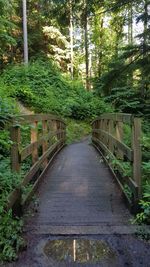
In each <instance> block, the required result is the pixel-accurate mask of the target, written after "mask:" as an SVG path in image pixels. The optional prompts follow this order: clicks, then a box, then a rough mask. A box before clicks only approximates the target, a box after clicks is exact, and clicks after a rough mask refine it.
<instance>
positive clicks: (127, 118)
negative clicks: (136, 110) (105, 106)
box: [92, 113, 133, 125]
mask: <svg viewBox="0 0 150 267" xmlns="http://www.w3.org/2000/svg"><path fill="white" fill-rule="evenodd" d="M103 119H106V120H113V121H120V122H123V123H127V124H130V125H131V124H132V122H133V115H132V114H126V113H106V114H105V113H104V114H102V115H101V116H100V117H98V118H96V119H95V120H94V121H93V122H92V124H93V123H94V122H95V121H97V120H103Z"/></svg>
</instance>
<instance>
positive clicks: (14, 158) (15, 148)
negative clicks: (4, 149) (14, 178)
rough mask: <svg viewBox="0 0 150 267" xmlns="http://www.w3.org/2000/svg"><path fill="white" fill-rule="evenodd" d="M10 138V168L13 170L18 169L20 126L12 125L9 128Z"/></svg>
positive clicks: (17, 170)
mask: <svg viewBox="0 0 150 267" xmlns="http://www.w3.org/2000/svg"><path fill="white" fill-rule="evenodd" d="M10 136H11V140H12V142H13V144H12V146H11V169H12V171H13V172H19V171H20V159H19V145H20V127H19V126H14V127H11V130H10Z"/></svg>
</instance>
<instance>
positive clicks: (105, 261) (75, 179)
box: [7, 141, 150, 267]
mask: <svg viewBox="0 0 150 267" xmlns="http://www.w3.org/2000/svg"><path fill="white" fill-rule="evenodd" d="M37 198H38V200H39V206H38V207H33V205H31V206H30V209H29V210H30V214H28V216H27V217H26V220H25V228H24V232H25V237H26V239H27V251H24V252H22V253H21V254H20V257H19V261H18V262H16V263H14V264H11V265H10V266H11V267H12V266H19V267H30V266H32V267H40V266H41V267H48V266H53V267H55V266H59V267H63V266H70V267H71V266H104V267H107V266H111V267H113V266H115V267H116V266H119V267H121V266H136V267H138V266H144V267H148V266H150V264H149V261H150V254H149V253H150V252H149V251H150V246H149V244H148V243H146V242H144V241H140V240H138V239H137V238H136V237H135V236H134V233H135V227H133V226H131V224H130V222H129V220H130V219H131V215H130V213H129V211H128V210H127V208H126V207H125V205H124V202H123V199H122V196H121V193H120V191H119V189H118V186H117V185H116V183H115V181H114V180H113V178H112V176H111V174H110V172H109V170H108V168H107V167H106V166H105V164H104V163H103V162H102V159H101V157H100V156H99V155H98V153H97V152H96V151H95V149H94V148H93V147H92V146H91V145H89V144H88V142H87V141H84V142H81V143H76V144H72V145H69V146H67V147H65V148H64V149H63V150H62V151H61V152H60V154H59V155H58V156H57V158H56V159H55V160H54V162H53V164H52V165H51V168H50V169H49V170H48V171H47V173H46V176H45V178H44V181H43V182H42V184H41V186H40V189H39V191H38V192H37ZM33 209H34V211H35V210H37V212H33ZM54 240H57V241H54ZM68 240H69V241H68ZM51 241H52V242H51ZM47 242H49V243H47ZM97 242H98V243H97ZM46 244H49V245H50V247H49V245H47V246H48V248H47V254H45V253H44V251H46V250H45V245H46ZM72 246H73V248H74V254H77V255H76V257H77V258H78V259H77V260H78V263H77V262H74V261H75V258H74V257H75V255H73V254H72V253H73V250H72ZM74 246H75V247H74ZM83 247H84V248H83ZM82 249H83V253H82V257H83V255H86V256H85V257H84V258H86V261H84V260H85V259H84V260H83V258H82V257H81V255H80V256H79V254H80V253H81V250H82ZM56 252H58V253H57V255H56ZM87 255H88V256H87ZM90 255H91V256H90ZM92 255H95V258H93V257H94V256H92ZM58 257H60V259H58ZM81 258H82V261H81ZM73 259H74V261H73ZM91 259H92V260H93V263H91ZM94 259H95V261H94ZM64 260H65V261H64ZM59 261H61V262H59ZM81 262H82V264H81ZM83 262H84V263H83ZM7 266H8V265H7Z"/></svg>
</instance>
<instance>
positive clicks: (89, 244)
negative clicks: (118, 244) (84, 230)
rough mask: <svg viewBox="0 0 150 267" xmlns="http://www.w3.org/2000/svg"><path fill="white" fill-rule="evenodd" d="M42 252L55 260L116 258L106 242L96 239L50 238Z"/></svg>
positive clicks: (80, 261) (79, 261)
mask: <svg viewBox="0 0 150 267" xmlns="http://www.w3.org/2000/svg"><path fill="white" fill-rule="evenodd" d="M44 253H45V254H46V256H47V257H48V258H50V259H53V260H55V261H57V262H69V263H73V262H76V263H87V262H88V263H100V262H103V261H107V262H109V263H114V261H115V260H116V255H115V253H114V252H113V251H112V250H111V248H110V247H109V246H108V244H107V243H106V242H104V241H97V240H86V239H74V240H70V239H66V240H65V239H64V240H52V241H48V242H47V244H46V245H45V247H44Z"/></svg>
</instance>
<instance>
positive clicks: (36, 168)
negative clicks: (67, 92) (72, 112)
mask: <svg viewBox="0 0 150 267" xmlns="http://www.w3.org/2000/svg"><path fill="white" fill-rule="evenodd" d="M23 125H28V126H30V143H29V144H28V145H27V146H26V147H22V142H21V131H22V126H23ZM39 126H40V130H41V131H40V132H39ZM10 135H11V141H12V146H11V167H12V171H13V172H20V170H21V164H22V162H23V161H24V160H25V159H26V158H27V157H29V156H31V157H32V166H31V169H30V170H29V171H28V173H27V174H26V175H25V177H24V179H23V181H21V182H20V185H19V187H18V188H17V189H15V190H14V192H12V193H11V194H10V197H9V204H8V208H13V207H14V206H15V205H16V201H17V200H18V199H20V194H21V188H22V187H23V186H26V185H27V184H28V183H30V182H31V181H32V180H33V179H34V180H35V181H34V183H36V185H37V180H38V182H39V178H38V176H39V177H40V179H41V178H42V175H41V172H42V173H44V170H46V169H47V167H48V165H49V162H50V161H51V159H52V158H53V157H54V155H56V154H57V152H58V151H59V150H60V149H61V148H62V147H63V146H64V145H65V140H66V123H65V122H64V121H63V120H62V119H61V118H58V117H57V116H53V115H50V114H36V115H24V116H16V117H13V118H12V122H11V128H10ZM40 147H41V149H40V154H39V148H40ZM35 175H36V177H34V176H35ZM33 188H34V184H33ZM31 191H32V189H31ZM33 191H34V190H33ZM31 194H32V192H30V197H31ZM10 200H11V201H10ZM25 203H26V201H25V200H24V204H25Z"/></svg>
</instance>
